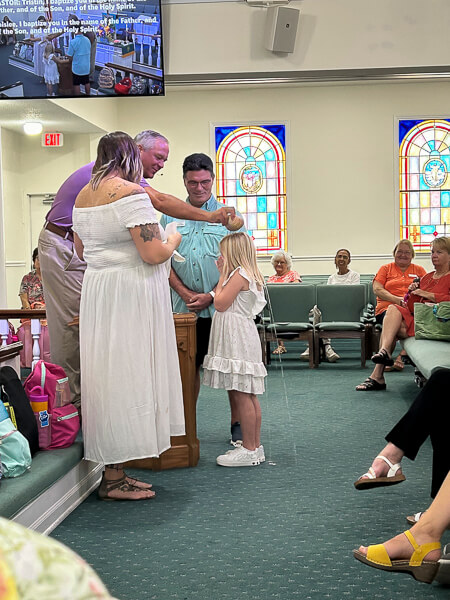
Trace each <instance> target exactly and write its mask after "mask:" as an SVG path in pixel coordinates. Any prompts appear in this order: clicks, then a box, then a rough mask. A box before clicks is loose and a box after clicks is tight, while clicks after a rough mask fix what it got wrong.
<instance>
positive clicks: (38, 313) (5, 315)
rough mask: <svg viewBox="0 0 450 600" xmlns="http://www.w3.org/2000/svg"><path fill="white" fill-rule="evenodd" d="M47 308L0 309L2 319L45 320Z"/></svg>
mask: <svg viewBox="0 0 450 600" xmlns="http://www.w3.org/2000/svg"><path fill="white" fill-rule="evenodd" d="M46 316H47V315H46V312H45V308H22V309H19V308H0V319H24V318H25V319H45V318H46Z"/></svg>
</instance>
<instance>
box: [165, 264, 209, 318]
mask: <svg viewBox="0 0 450 600" xmlns="http://www.w3.org/2000/svg"><path fill="white" fill-rule="evenodd" d="M169 285H170V287H171V288H172V289H173V291H174V292H176V293H177V294H178V295H179V296H180V298H181V299H182V300H183V302H184V303H185V304H186V307H187V308H188V309H189V310H191V311H197V310H203V309H205V308H207V307H208V306H209V305H210V304H212V302H213V297H212V295H211V294H209V293H207V294H202V293H199V292H193V291H192V290H190V289H189V288H188V287H186V286H185V285H184V283H183V282H182V281H181V279H180V278H179V277H178V275H177V274H176V273H175V271H174V270H173V269H170V275H169Z"/></svg>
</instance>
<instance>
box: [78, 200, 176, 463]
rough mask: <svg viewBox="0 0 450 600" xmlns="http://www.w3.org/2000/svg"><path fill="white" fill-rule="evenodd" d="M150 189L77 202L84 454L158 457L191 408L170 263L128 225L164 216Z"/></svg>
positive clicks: (114, 458) (98, 458)
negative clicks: (150, 257) (140, 242)
mask: <svg viewBox="0 0 450 600" xmlns="http://www.w3.org/2000/svg"><path fill="white" fill-rule="evenodd" d="M157 222H158V220H157V217H156V213H155V210H154V209H153V207H152V205H151V203H150V200H149V198H148V195H147V194H146V193H142V194H136V195H133V196H128V197H125V198H121V199H120V200H117V201H116V202H113V203H111V204H106V205H102V206H95V207H88V208H74V210H73V229H74V231H76V233H77V234H78V236H79V237H80V239H81V241H82V242H83V245H84V258H85V260H86V263H87V269H86V273H85V275H84V280H83V287H82V293H81V305H80V355H81V398H82V413H83V438H84V449H85V458H86V459H88V460H92V461H95V462H99V463H104V464H112V463H121V462H124V461H127V460H132V459H138V458H146V457H154V456H159V454H161V452H164V450H166V449H168V448H169V447H170V436H171V435H183V434H184V432H185V428H184V410H183V397H182V389H181V378H180V370H179V364H178V355H177V345H176V339H175V327H174V323H173V316H172V308H171V303H170V292H169V282H168V269H167V265H166V264H161V265H149V264H147V263H145V262H144V261H143V260H142V259H141V257H140V256H139V253H138V251H137V249H136V246H135V244H134V242H133V240H132V238H131V235H130V232H129V228H131V227H135V226H138V225H143V224H147V223H157Z"/></svg>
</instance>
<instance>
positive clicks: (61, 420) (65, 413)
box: [24, 360, 80, 450]
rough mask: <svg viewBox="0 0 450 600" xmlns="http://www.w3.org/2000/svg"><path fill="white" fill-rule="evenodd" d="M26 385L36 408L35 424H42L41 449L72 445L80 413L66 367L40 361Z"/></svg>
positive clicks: (78, 425) (40, 433)
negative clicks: (73, 398) (73, 401)
mask: <svg viewBox="0 0 450 600" xmlns="http://www.w3.org/2000/svg"><path fill="white" fill-rule="evenodd" d="M24 387H25V391H26V393H27V396H28V398H29V400H30V403H31V406H32V407H33V409H34V419H35V423H37V424H39V437H40V439H41V443H43V445H42V446H41V448H42V449H43V450H53V449H55V448H68V447H69V446H71V445H72V444H73V443H74V441H75V438H76V437H77V434H78V431H79V430H80V416H79V414H78V410H77V407H76V406H75V405H74V404H72V403H71V402H70V390H69V382H68V379H67V375H66V373H65V371H64V369H63V368H62V367H60V366H59V365H54V364H52V363H48V362H45V361H43V360H38V362H37V363H36V365H35V367H34V369H33V371H32V372H31V373H30V375H29V376H28V377H27V379H26V381H25V383H24ZM45 404H46V406H45ZM47 428H49V429H47ZM42 429H45V431H42ZM48 438H50V444H49V445H47V443H48ZM44 440H45V441H44Z"/></svg>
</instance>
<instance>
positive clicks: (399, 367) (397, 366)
mask: <svg viewBox="0 0 450 600" xmlns="http://www.w3.org/2000/svg"><path fill="white" fill-rule="evenodd" d="M404 367H405V365H404V364H403V361H402V357H401V356H400V355H398V356H397V358H396V359H395V360H394V364H393V365H392V367H386V371H388V372H389V371H403V369H404Z"/></svg>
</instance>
